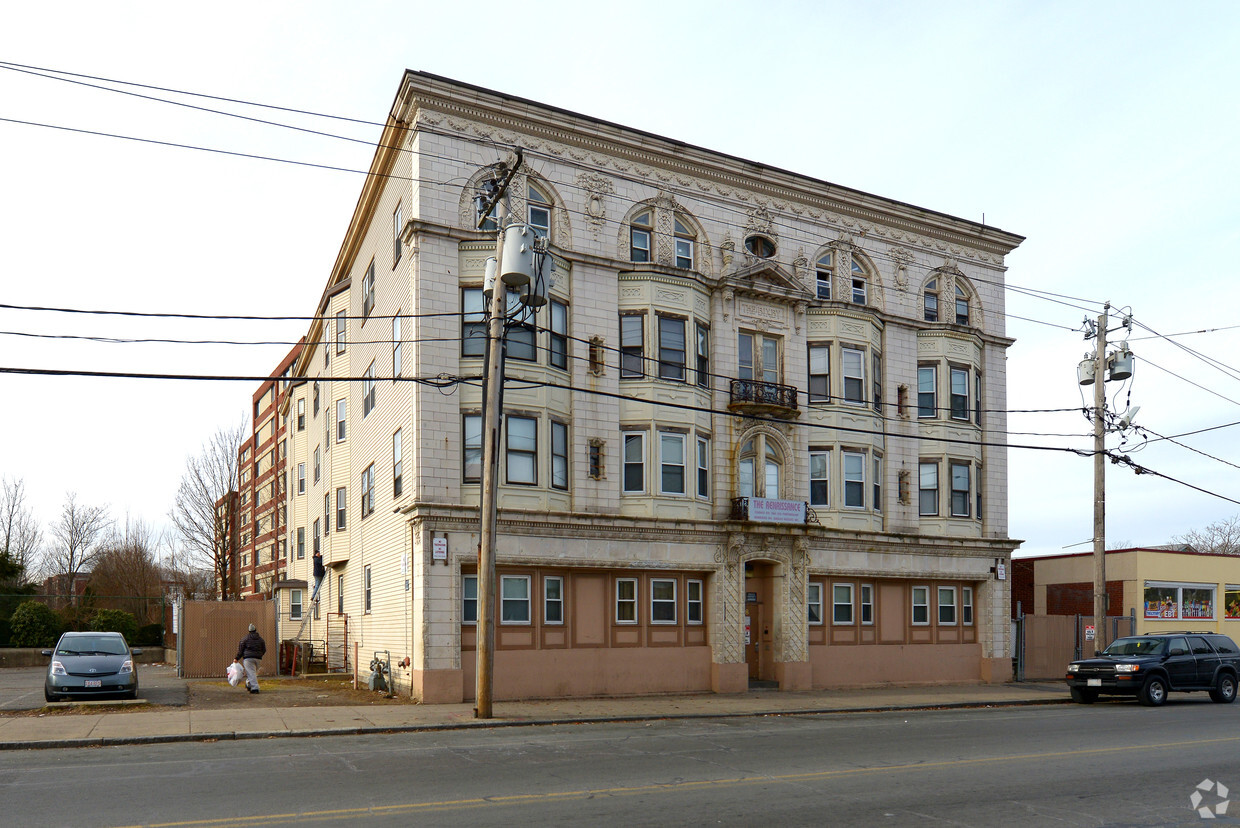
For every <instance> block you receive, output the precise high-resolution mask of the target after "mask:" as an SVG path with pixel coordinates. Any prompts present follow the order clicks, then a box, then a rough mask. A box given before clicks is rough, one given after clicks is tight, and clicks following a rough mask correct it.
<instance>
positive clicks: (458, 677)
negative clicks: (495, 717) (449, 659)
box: [410, 670, 473, 704]
mask: <svg viewBox="0 0 1240 828" xmlns="http://www.w3.org/2000/svg"><path fill="white" fill-rule="evenodd" d="M463 673H464V671H462V670H414V671H413V674H412V676H411V678H410V681H411V682H412V687H411V690H412V695H413V697H414V698H415V699H418V700H419V701H421V702H422V703H423V704H460V703H461V702H463V701H464V700H465V690H464V680H463ZM470 680H471V681H473V678H472V674H471V678H470Z"/></svg>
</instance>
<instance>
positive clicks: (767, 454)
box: [736, 434, 784, 498]
mask: <svg viewBox="0 0 1240 828" xmlns="http://www.w3.org/2000/svg"><path fill="white" fill-rule="evenodd" d="M759 463H761V465H759ZM783 465H784V462H783V455H782V454H781V453H780V451H779V447H778V446H776V445H775V443H774V441H771V440H767V438H766V436H765V435H761V434H759V435H757V436H755V437H753V438H751V439H749V440H746V441H745V443H744V444H743V445H742V446H741V450H740V453H739V456H738V460H737V467H736V484H737V492H736V495H737V497H769V498H778V497H779V492H780V488H779V482H780V481H779V479H780V474H781V472H782V470H783ZM759 470H760V471H761V474H758V472H759Z"/></svg>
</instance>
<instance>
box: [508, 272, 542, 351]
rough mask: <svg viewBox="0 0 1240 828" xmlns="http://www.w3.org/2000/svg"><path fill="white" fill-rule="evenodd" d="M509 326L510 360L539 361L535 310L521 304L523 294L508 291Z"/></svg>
mask: <svg viewBox="0 0 1240 828" xmlns="http://www.w3.org/2000/svg"><path fill="white" fill-rule="evenodd" d="M505 324H506V326H507V333H506V334H505V336H506V337H507V342H508V345H507V347H508V359H520V360H523V361H525V362H534V361H535V360H537V359H538V348H537V345H536V343H535V330H534V309H533V308H531V307H529V306H528V305H524V304H522V303H521V293H520V292H519V291H516V290H510V291H508V322H507V323H505Z"/></svg>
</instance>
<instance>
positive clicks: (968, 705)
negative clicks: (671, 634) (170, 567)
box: [0, 699, 1071, 751]
mask: <svg viewBox="0 0 1240 828" xmlns="http://www.w3.org/2000/svg"><path fill="white" fill-rule="evenodd" d="M1069 703H1071V700H1070V699H1017V700H1012V701H979V702H945V703H939V704H917V705H889V706H877V707H850V708H839V707H830V708H801V709H793V710H747V711H744V712H735V711H734V712H716V713H658V714H647V715H632V716H579V717H576V718H565V719H502V720H497V719H473V720H469V721H456V722H427V723H424V724H407V725H375V726H372V727H338V728H325V729H322V730H252V731H242V732H237V731H218V732H213V733H207V732H204V733H177V734H165V735H161V736H110V737H96V738H86V739H49V740H40V741H24V742H0V751H8V750H51V749H56V748H80V747H113V746H119V745H157V744H176V743H181V742H231V741H242V740H250V739H281V738H284V739H307V738H318V737H324V736H370V735H379V734H384V733H420V732H431V731H437V730H468V729H473V728H487V729H493V730H494V729H499V728H511V727H550V726H552V725H573V724H632V723H635V722H658V721H672V720H685V721H695V720H702V719H741V718H762V717H767V716H828V715H840V714H848V713H898V712H907V711H918V710H922V711H924V710H980V709H985V708H989V707H1033V706H1040V705H1058V704H1069Z"/></svg>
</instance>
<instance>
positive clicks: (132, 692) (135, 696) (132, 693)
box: [125, 684, 138, 701]
mask: <svg viewBox="0 0 1240 828" xmlns="http://www.w3.org/2000/svg"><path fill="white" fill-rule="evenodd" d="M125 698H127V699H133V700H134V701H137V700H138V685H136V684H135V685H134V686H133V689H132V690H130V691H129V692H128V693H126V694H125Z"/></svg>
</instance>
